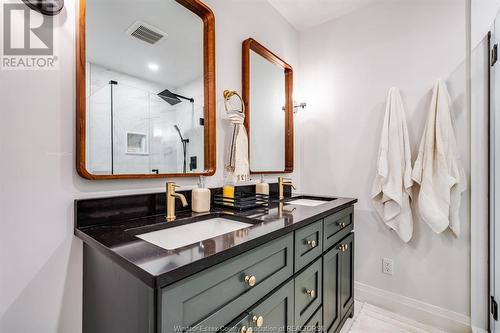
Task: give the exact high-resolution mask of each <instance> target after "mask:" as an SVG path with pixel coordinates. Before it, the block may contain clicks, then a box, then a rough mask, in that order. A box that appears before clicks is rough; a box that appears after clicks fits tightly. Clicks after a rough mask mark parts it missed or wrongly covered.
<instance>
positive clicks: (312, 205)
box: [287, 199, 328, 207]
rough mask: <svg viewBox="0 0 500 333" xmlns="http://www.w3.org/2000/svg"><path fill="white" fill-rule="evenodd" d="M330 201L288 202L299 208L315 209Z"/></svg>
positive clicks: (300, 200)
mask: <svg viewBox="0 0 500 333" xmlns="http://www.w3.org/2000/svg"><path fill="white" fill-rule="evenodd" d="M327 202H328V201H323V200H313V199H295V200H293V199H292V200H290V201H288V202H287V204H289V205H298V206H309V207H315V206H319V205H322V204H325V203H327Z"/></svg>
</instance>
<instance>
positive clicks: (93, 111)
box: [85, 0, 205, 175]
mask: <svg viewBox="0 0 500 333" xmlns="http://www.w3.org/2000/svg"><path fill="white" fill-rule="evenodd" d="M85 23H86V38H85V41H86V49H85V52H86V124H85V125H86V126H85V142H86V145H85V165H86V169H87V171H88V172H89V173H90V174H92V175H125V174H128V175H130V174H172V173H174V174H177V173H201V172H203V171H204V170H205V161H204V159H205V156H204V152H205V150H204V146H205V142H204V139H205V136H204V123H205V122H204V117H205V100H204V96H205V95H204V50H203V47H204V45H203V43H204V25H203V20H202V19H201V18H200V17H199V16H198V15H196V14H195V13H193V12H191V11H190V10H188V9H187V8H186V7H184V6H182V5H181V4H179V3H178V2H176V1H171V0H167V1H165V0H87V1H86V22H85Z"/></svg>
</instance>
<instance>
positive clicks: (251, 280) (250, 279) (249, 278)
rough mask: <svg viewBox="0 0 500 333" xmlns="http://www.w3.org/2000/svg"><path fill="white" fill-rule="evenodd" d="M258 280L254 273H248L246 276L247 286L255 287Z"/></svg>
mask: <svg viewBox="0 0 500 333" xmlns="http://www.w3.org/2000/svg"><path fill="white" fill-rule="evenodd" d="M256 282H257V279H256V278H255V276H253V275H247V276H245V283H246V285H247V286H250V287H253V286H255V283H256Z"/></svg>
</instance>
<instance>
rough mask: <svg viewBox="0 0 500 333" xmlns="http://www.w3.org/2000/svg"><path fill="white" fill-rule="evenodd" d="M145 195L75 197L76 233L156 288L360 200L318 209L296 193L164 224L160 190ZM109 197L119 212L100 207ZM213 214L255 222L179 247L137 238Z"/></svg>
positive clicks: (184, 215) (335, 201) (184, 214)
mask: <svg viewBox="0 0 500 333" xmlns="http://www.w3.org/2000/svg"><path fill="white" fill-rule="evenodd" d="M147 196H148V195H143V196H129V197H118V198H117V199H111V198H105V199H92V200H77V201H76V204H75V209H76V214H75V218H76V226H75V235H76V236H78V237H79V238H80V239H82V240H83V242H84V243H85V244H86V245H88V246H90V247H92V248H94V249H96V250H98V251H100V252H101V253H103V254H105V255H106V256H108V257H109V258H110V259H111V260H113V261H115V262H116V263H118V264H119V265H120V266H122V267H123V268H124V269H126V270H127V271H129V272H131V273H132V274H134V275H135V276H136V277H138V278H139V279H141V280H142V281H143V282H145V283H146V284H148V285H149V286H151V287H153V288H162V287H165V286H167V285H169V284H171V283H174V282H176V281H179V280H181V279H183V278H185V277H187V276H189V275H192V274H195V273H197V272H199V271H201V270H203V269H206V268H208V267H210V266H213V265H215V264H218V263H220V262H222V261H224V260H227V259H229V258H231V257H234V256H236V255H238V254H241V253H243V252H245V251H248V250H250V249H252V248H254V247H257V246H259V245H262V244H264V243H266V242H269V241H271V240H273V239H276V238H278V237H281V236H283V235H285V234H287V233H289V232H291V231H293V230H295V229H298V228H301V227H303V226H305V225H307V224H310V223H312V222H315V221H317V220H318V219H321V218H323V217H325V216H328V215H330V214H333V213H335V212H337V211H339V210H342V209H344V208H346V207H349V206H350V205H353V204H354V203H355V202H356V201H357V200H356V199H349V198H335V199H333V198H330V199H333V200H331V201H327V202H326V203H324V204H322V205H319V206H314V207H309V206H299V205H293V203H291V202H290V203H287V202H288V201H290V200H292V199H293V198H297V197H298V196H297V195H294V196H293V198H287V199H286V202H285V203H284V204H281V205H280V204H279V203H278V202H277V201H275V202H271V204H270V205H269V207H268V208H265V209H263V208H261V209H255V210H251V211H246V212H234V211H230V210H224V209H220V208H215V209H213V210H212V211H211V212H210V213H204V214H197V213H191V212H189V211H181V212H178V213H177V220H175V221H174V222H166V221H165V217H164V215H163V213H161V214H160V213H159V210H161V209H160V208H159V207H158V206H160V205H161V204H159V202H161V194H158V195H157V196H156V197H153V195H149V198H146V197H147ZM308 197H311V196H308ZM314 197H316V198H318V199H320V198H323V199H325V198H326V197H321V196H314ZM131 198H133V200H132V199H131ZM311 198H312V197H311ZM110 200H115V201H116V200H118V202H117V206H118V207H119V208H117V212H114V213H113V214H110V211H109V207H108V209H107V211H101V210H99V209H100V208H99V207H101V206H103V202H104V203H106V204H107V205H108V206H109V205H110V203H111V201H110ZM127 202H128V205H127ZM132 202H133V203H134V204H133V205H131V203H132ZM138 202H139V203H142V206H141V205H140V204H137V203H138ZM134 205H135V206H134ZM280 206H281V209H280ZM120 207H121V208H120ZM123 207H127V210H128V212H127V213H123V211H120V209H122V210H123ZM141 214H145V215H143V216H144V217H140V216H141ZM148 214H149V215H148ZM212 217H225V218H228V219H233V220H236V221H241V222H246V223H249V224H251V226H250V227H248V228H245V229H241V230H237V231H234V232H230V233H228V234H224V235H221V236H217V237H214V238H210V239H207V240H204V241H201V242H199V243H195V244H192V245H188V246H185V247H182V248H179V249H176V250H166V249H163V248H161V247H158V246H156V245H153V244H151V243H148V242H146V241H144V240H142V239H140V238H138V237H136V236H135V235H138V234H142V233H146V232H151V231H156V230H161V229H165V228H171V227H175V226H178V225H181V224H186V223H191V222H195V221H200V220H206V219H210V218H212Z"/></svg>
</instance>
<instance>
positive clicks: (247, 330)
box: [240, 326, 253, 333]
mask: <svg viewBox="0 0 500 333" xmlns="http://www.w3.org/2000/svg"><path fill="white" fill-rule="evenodd" d="M240 333H253V329H252V328H251V327H246V326H243V327H241V330H240Z"/></svg>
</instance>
